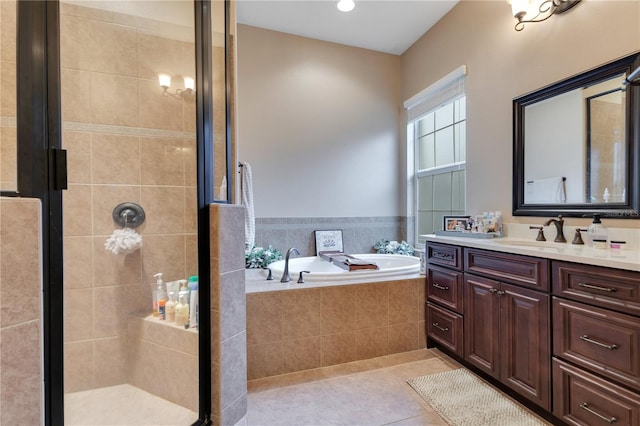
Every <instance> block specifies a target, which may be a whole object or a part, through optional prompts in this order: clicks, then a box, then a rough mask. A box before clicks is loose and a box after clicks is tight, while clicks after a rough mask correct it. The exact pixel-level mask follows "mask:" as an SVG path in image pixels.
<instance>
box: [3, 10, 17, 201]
mask: <svg viewBox="0 0 640 426" xmlns="http://www.w3.org/2000/svg"><path fill="white" fill-rule="evenodd" d="M16 140H17V139H16V2H15V1H11V0H8V1H4V0H3V1H0V190H5V191H15V190H16V188H17V187H16V185H17V178H16V176H17V175H16V171H17V168H16V160H17V152H16V146H17V144H16Z"/></svg>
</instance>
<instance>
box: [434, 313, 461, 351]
mask: <svg viewBox="0 0 640 426" xmlns="http://www.w3.org/2000/svg"><path fill="white" fill-rule="evenodd" d="M426 328H427V336H428V337H429V338H431V339H433V340H435V341H436V342H438V343H440V344H441V345H443V346H445V347H446V348H448V349H449V350H450V351H451V352H454V353H456V354H457V355H460V356H462V316H461V315H458V314H456V313H454V312H450V311H448V310H446V309H443V308H440V307H439V306H436V305H434V304H433V303H429V302H427V321H426Z"/></svg>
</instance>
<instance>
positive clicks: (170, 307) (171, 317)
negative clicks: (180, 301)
mask: <svg viewBox="0 0 640 426" xmlns="http://www.w3.org/2000/svg"><path fill="white" fill-rule="evenodd" d="M164 309H165V315H166V320H167V322H176V294H175V293H174V292H173V291H170V292H169V301H168V302H167V304H166V305H165V307H164Z"/></svg>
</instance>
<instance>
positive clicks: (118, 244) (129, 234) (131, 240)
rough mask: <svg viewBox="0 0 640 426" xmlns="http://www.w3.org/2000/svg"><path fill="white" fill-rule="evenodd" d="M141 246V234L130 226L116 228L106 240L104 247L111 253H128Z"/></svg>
mask: <svg viewBox="0 0 640 426" xmlns="http://www.w3.org/2000/svg"><path fill="white" fill-rule="evenodd" d="M140 247H142V236H141V235H140V234H138V233H137V232H136V231H134V230H133V229H131V228H124V229H116V230H115V231H113V234H111V236H110V237H109V238H107V241H106V242H105V243H104V248H106V249H107V250H109V251H111V253H113V254H129V253H133V252H134V251H136V250H138V249H139V248H140Z"/></svg>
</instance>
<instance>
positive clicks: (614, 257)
mask: <svg viewBox="0 0 640 426" xmlns="http://www.w3.org/2000/svg"><path fill="white" fill-rule="evenodd" d="M565 235H567V233H566V232H565ZM424 237H425V238H426V240H427V241H432V242H437V243H443V244H453V245H457V246H464V247H473V248H479V249H486V250H493V251H499V252H503V253H513V254H521V255H525V256H535V257H542V258H547V259H553V260H564V261H567V262H575V263H584V264H587V265H596V266H605V267H609V268H617V269H625V270H628V271H638V272H640V250H638V249H637V248H635V247H627V248H625V249H622V250H620V249H610V248H606V249H597V248H593V247H589V246H586V245H576V244H571V242H570V241H569V242H567V243H554V242H553V241H546V242H538V241H535V235H533V237H532V238H530V239H523V238H517V237H504V238H492V239H478V238H464V237H451V236H440V235H432V234H430V235H424ZM567 239H569V237H568V236H567Z"/></svg>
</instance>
